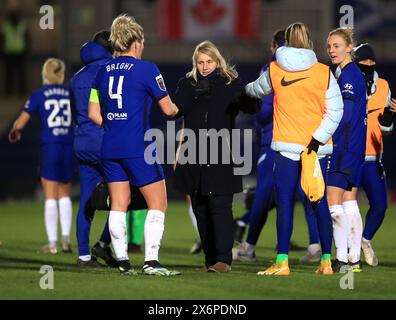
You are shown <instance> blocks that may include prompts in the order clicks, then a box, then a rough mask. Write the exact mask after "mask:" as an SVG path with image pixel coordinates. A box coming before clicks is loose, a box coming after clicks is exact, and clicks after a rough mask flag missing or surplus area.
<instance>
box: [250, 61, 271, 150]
mask: <svg viewBox="0 0 396 320" xmlns="http://www.w3.org/2000/svg"><path fill="white" fill-rule="evenodd" d="M268 67H269V64H266V65H265V66H264V67H263V69H262V72H265V71H266V70H267V69H268ZM273 115H274V93H270V94H269V95H267V96H264V97H262V98H261V107H260V111H259V112H258V113H256V114H255V117H254V123H255V127H256V128H257V130H259V132H260V148H263V147H270V146H271V142H272V129H273V127H274V122H273Z"/></svg>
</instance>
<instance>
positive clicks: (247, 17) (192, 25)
mask: <svg viewBox="0 0 396 320" xmlns="http://www.w3.org/2000/svg"><path fill="white" fill-rule="evenodd" d="M260 5H261V3H260V0H159V2H158V19H157V21H158V34H159V37H160V38H162V39H168V40H203V39H232V38H238V39H248V40H253V39H256V38H257V37H258V33H259V32H258V31H259V13H260Z"/></svg>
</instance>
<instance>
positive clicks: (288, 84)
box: [281, 77, 308, 87]
mask: <svg viewBox="0 0 396 320" xmlns="http://www.w3.org/2000/svg"><path fill="white" fill-rule="evenodd" d="M304 79H308V77H305V78H298V79H294V80H290V81H286V80H285V77H283V78H282V81H281V85H282V86H284V87H287V86H290V85H291V84H293V83H295V82H298V81H301V80H304Z"/></svg>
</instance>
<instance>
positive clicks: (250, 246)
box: [245, 241, 256, 254]
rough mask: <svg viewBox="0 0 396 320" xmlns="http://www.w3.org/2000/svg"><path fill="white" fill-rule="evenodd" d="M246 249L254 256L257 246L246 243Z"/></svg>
mask: <svg viewBox="0 0 396 320" xmlns="http://www.w3.org/2000/svg"><path fill="white" fill-rule="evenodd" d="M245 249H246V252H247V253H248V254H253V253H254V252H255V251H256V246H255V245H254V244H250V243H249V242H247V241H245Z"/></svg>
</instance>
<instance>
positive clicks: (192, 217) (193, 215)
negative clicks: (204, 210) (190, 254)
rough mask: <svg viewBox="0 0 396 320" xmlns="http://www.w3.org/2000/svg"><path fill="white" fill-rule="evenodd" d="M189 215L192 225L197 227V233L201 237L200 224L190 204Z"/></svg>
mask: <svg viewBox="0 0 396 320" xmlns="http://www.w3.org/2000/svg"><path fill="white" fill-rule="evenodd" d="M188 215H189V216H190V219H191V222H192V225H193V227H194V229H195V231H196V232H197V235H198V237H199V232H198V225H197V218H196V217H195V214H194V211H193V208H192V205H189V206H188Z"/></svg>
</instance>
